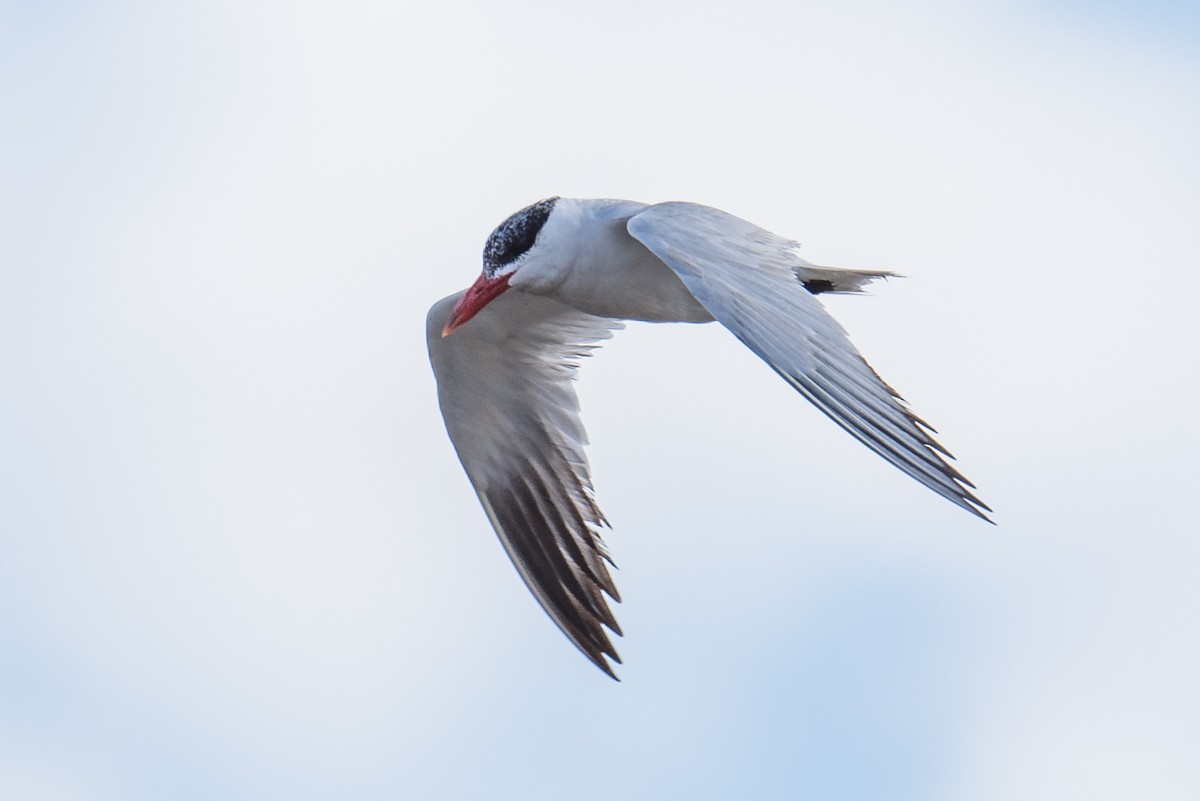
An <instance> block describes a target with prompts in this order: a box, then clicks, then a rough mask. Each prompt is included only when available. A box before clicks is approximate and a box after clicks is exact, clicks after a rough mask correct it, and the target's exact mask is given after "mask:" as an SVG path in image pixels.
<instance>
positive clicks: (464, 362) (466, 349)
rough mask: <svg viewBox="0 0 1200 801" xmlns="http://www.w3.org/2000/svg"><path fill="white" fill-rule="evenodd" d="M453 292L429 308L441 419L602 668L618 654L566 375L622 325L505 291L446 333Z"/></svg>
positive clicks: (498, 516) (550, 607) (573, 635)
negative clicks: (460, 325)
mask: <svg viewBox="0 0 1200 801" xmlns="http://www.w3.org/2000/svg"><path fill="white" fill-rule="evenodd" d="M461 295H462V293H459V294H457V295H452V296H450V297H448V298H444V299H443V300H441V301H439V302H438V303H436V304H435V305H434V306H433V308H432V309H430V311H429V317H428V319H427V330H426V338H427V341H428V344H429V358H430V361H431V363H432V364H433V372H434V375H435V376H436V378H437V384H438V401H439V403H440V405H441V408H442V416H443V418H444V419H445V422H446V430H447V432H449V434H450V439H451V441H452V442H453V443H454V447H455V449H456V450H457V451H458V457H459V459H460V460H461V461H462V464H463V467H464V468H465V469H466V472H467V476H468V478H470V480H471V484H472V485H473V486H474V487H475V491H476V493H478V495H479V500H480V502H481V503H482V504H483V508H484V511H485V512H486V513H487V516H488V519H489V520H491V522H492V526H493V527H494V528H495V529H496V533H497V534H498V535H499V537H500V542H501V543H503V545H504V549H505V550H506V551H507V552H508V555H509V557H510V558H511V559H512V561H513V564H514V565H516V568H517V572H518V573H520V575H521V578H522V579H524V581H525V584H526V585H527V586H528V587H529V589H530V590H531V591H532V592H533V594H534V596H535V597H536V598H537V599H538V602H539V603H541V605H542V608H543V609H545V610H546V612H547V613H548V614H549V615H550V617H551V619H553V620H554V622H555V623H556V624H558V627H559V628H560V629H562V631H563V632H564V633H565V634H566V635H567V637H569V638H570V640H571V642H573V643H575V645H576V646H577V647H578V648H579V650H581V651H583V653H584V654H586V655H587V657H588V658H589V659H591V660H592V661H593V662H594V663H595V664H596V665H597V666H598V667H599V668H600V669H601V670H603V671H604V672H605V673H607V674H608V675H610V676H612V677H613V678H616V674H614V673H613V670H612V666H611V665H610V664H609V663H608V661H607V659H606V657H607V658H608V659H612V660H613V661H615V662H618V663H619V662H620V661H621V660H620V657H618V656H617V652H616V649H615V648H613V644H612V642H611V640H610V639H609V637H608V633H607V632H606V631H605V629H606V628H607V629H609V630H611V631H613V632H615V633H616V634H618V635H619V634H620V633H621V630H620V627H619V626H618V625H617V621H616V619H615V618H614V617H613V614H612V611H611V610H610V609H609V606H608V603H607V600H606V598H605V596H606V595H607V596H608V597H610V598H612V599H613V600H615V601H620V596H619V595H618V593H617V588H616V585H615V584H614V583H613V580H612V576H611V575H609V571H608V566H609V564H611V562H610V560H609V558H608V554H607V553H606V552H605V549H604V544H603V542H602V541H601V539H600V535H599V529H600V527H601V526H605V525H607V522H606V521H605V519H604V515H603V514H601V512H600V509H599V508H598V507H597V506H596V502H595V500H594V498H593V493H592V483H591V477H590V475H589V471H588V463H587V458H586V456H585V455H584V446H585V445H586V444H587V434H586V433H585V431H584V428H583V423H582V422H581V420H580V418H579V401H578V399H577V397H576V395H575V389H574V387H573V386H572V383H571V380H572V377H573V374H574V371H575V369H576V367H577V366H578V362H579V358H580V357H582V356H584V355H586V354H587V353H588V351H590V350H591V349H592V348H594V347H596V346H597V343H598V342H600V341H602V340H605V339H607V338H609V337H610V336H612V331H613V330H614V329H617V328H620V327H621V324H620V323H619V322H617V321H615V320H608V319H605V318H600V317H593V316H591V315H588V314H583V313H581V312H578V311H575V310H574V309H571V308H570V307H568V306H565V305H563V304H561V303H559V302H557V301H555V300H551V299H549V298H543V297H537V296H533V295H527V294H524V293H522V292H519V291H516V290H510V291H508V292H506V293H504V294H503V295H501V296H500V297H499V298H497V299H496V300H494V301H492V302H491V303H490V304H488V306H487V307H485V308H484V309H483V311H481V312H480V313H479V314H478V315H477V316H476V317H475V318H474V319H472V320H471V321H470V322H469V323H466V324H465V325H463V326H462V327H461V328H458V329H456V330H455V331H454V333H452V334H450V335H449V336H446V337H443V336H442V328H443V327H444V325H445V323H446V320H447V318H448V317H449V316H450V312H451V310H452V309H453V308H454V304H455V303H456V302H457V301H458V299H459V298H460V297H461Z"/></svg>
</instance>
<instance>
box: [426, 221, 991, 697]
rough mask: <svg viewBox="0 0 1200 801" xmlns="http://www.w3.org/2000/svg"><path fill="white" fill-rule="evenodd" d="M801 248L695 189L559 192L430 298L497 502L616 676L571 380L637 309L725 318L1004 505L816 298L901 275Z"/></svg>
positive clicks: (889, 448) (565, 627) (892, 449)
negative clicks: (608, 196)
mask: <svg viewBox="0 0 1200 801" xmlns="http://www.w3.org/2000/svg"><path fill="white" fill-rule="evenodd" d="M797 247H798V245H797V243H795V242H793V241H791V240H788V239H785V238H783V237H780V236H777V235H775V234H773V233H770V232H769V231H765V230H763V229H762V228H759V227H758V226H756V225H753V224H751V223H748V222H746V221H745V220H741V219H739V218H737V217H734V216H733V215H731V214H727V213H725V212H723V211H719V210H717V209H713V208H709V207H707V206H699V205H696V204H693V203H659V204H655V205H646V204H644V203H635V202H631V201H626V200H572V199H567V198H557V197H554V198H549V199H546V200H542V201H539V202H538V203H534V204H533V205H532V206H529V207H527V208H524V209H522V210H520V211H518V212H517V213H516V214H513V215H512V216H511V217H509V218H508V219H507V220H505V221H504V222H503V223H501V224H500V226H499V227H498V228H496V230H495V231H493V232H492V234H491V236H490V237H488V240H487V244H486V246H485V247H484V250H483V273H482V274H481V275H480V276H479V279H478V280H477V281H476V282H475V283H474V285H472V286H471V288H470V289H467V290H466V291H465V292H459V293H457V294H454V295H451V296H450V297H447V298H443V299H442V300H440V301H438V302H437V303H436V304H434V306H433V308H432V309H430V311H429V316H428V319H427V325H426V338H427V340H428V344H429V356H430V361H431V362H432V364H433V372H434V374H435V376H436V378H437V385H438V401H439V403H440V405H441V409H442V416H443V417H444V418H445V422H446V430H447V431H448V432H449V434H450V439H451V441H452V442H453V443H454V447H455V449H456V450H457V451H458V457H459V459H460V460H461V461H462V464H463V467H464V468H465V469H466V472H467V476H468V477H469V478H470V480H471V484H472V485H473V486H474V488H475V491H476V493H477V494H478V495H479V500H480V502H481V503H482V504H483V509H484V511H485V512H486V513H487V516H488V518H489V519H490V520H491V523H492V526H493V527H494V528H495V529H496V533H497V534H498V535H499V537H500V541H501V542H502V543H503V544H504V548H505V550H506V551H507V552H508V555H509V557H510V558H511V559H512V561H513V564H515V565H516V568H517V571H518V572H519V573H520V574H521V578H522V579H524V581H525V584H526V585H527V586H528V587H529V589H530V590H531V591H532V592H533V594H534V596H536V597H537V599H538V601H539V602H540V603H541V605H542V607H543V608H544V609H545V610H546V612H547V613H548V614H549V615H550V617H551V618H552V619H553V620H554V622H555V623H557V624H558V627H559V628H560V629H562V631H563V632H564V633H565V634H566V635H567V637H568V638H570V640H571V642H573V643H574V644H575V645H576V646H577V647H578V648H579V650H581V651H582V652H583V653H584V654H586V655H587V657H588V658H589V659H591V660H592V662H594V663H595V664H596V665H597V666H598V667H599V668H600V669H601V670H603V671H604V672H606V673H607V674H608V675H610V676H612V677H613V678H616V674H615V673H614V672H613V668H612V666H611V665H610V664H609V663H608V661H607V660H606V659H605V656H608V657H610V658H611V659H612V660H614V661H616V662H618V663H619V662H620V661H621V660H620V657H618V656H617V652H616V649H614V648H613V645H612V642H611V641H610V640H609V637H608V634H607V633H606V632H605V627H607V628H608V629H610V630H612V631H613V632H615V633H616V634H618V635H620V634H621V629H620V627H619V626H618V625H617V621H616V619H615V618H614V617H613V614H612V610H611V609H610V608H609V606H608V603H607V602H606V600H605V598H604V595H605V594H607V595H608V596H609V597H610V598H612V599H613V600H615V601H620V596H619V595H618V593H617V588H616V585H615V584H614V583H613V580H612V577H611V576H610V575H609V572H608V568H607V565H606V563H608V564H611V560H610V559H609V557H608V554H607V551H606V550H605V547H604V544H603V542H602V541H601V539H600V535H599V528H600V527H601V526H606V525H607V524H608V523H607V521H606V520H605V519H604V515H603V514H601V512H600V509H599V507H597V505H596V501H595V499H594V497H593V492H592V482H591V476H590V473H589V470H588V462H587V458H586V457H585V455H584V450H583V448H584V445H585V444H586V443H587V436H586V434H585V433H584V428H583V423H582V422H581V421H580V418H579V402H578V400H577V398H576V395H575V390H574V388H573V387H572V385H571V379H572V376H573V374H574V371H575V369H576V367H577V366H578V362H579V358H580V357H581V356H584V355H586V354H587V352H588V351H589V350H591V349H593V348H595V347H597V346H598V343H599V342H600V341H602V340H604V339H608V338H609V337H610V336H612V332H613V331H614V330H615V329H618V328H621V327H622V323H621V321H622V320H647V321H651V322H689V323H704V322H711V321H713V320H717V321H719V322H720V323H721V324H722V325H724V326H725V327H726V328H728V329H729V330H730V331H732V332H733V334H734V336H736V337H737V338H738V339H740V340H741V341H742V342H743V343H744V344H745V345H746V346H747V347H748V348H750V350H752V351H754V352H755V353H756V354H758V356H759V357H760V358H762V360H763V361H765V362H766V363H767V364H768V365H770V366H771V369H773V370H774V371H775V372H777V373H778V374H779V375H781V376H782V377H783V379H784V380H785V381H787V382H788V383H789V384H791V385H792V386H793V387H795V389H796V390H797V391H798V392H799V393H800V394H801V395H803V396H804V397H805V398H807V399H808V400H809V401H811V402H812V403H813V404H814V405H815V406H816V407H817V408H818V409H820V410H821V411H822V412H824V413H825V414H826V415H828V416H829V417H830V418H832V419H833V421H834V422H836V423H837V424H838V425H839V426H841V427H842V428H843V429H845V430H846V431H848V432H849V433H850V434H851V435H852V436H854V437H855V438H856V439H858V440H859V441H860V442H862V443H863V444H864V445H866V446H867V447H868V448H870V449H871V450H873V451H875V452H876V453H878V454H879V455H880V456H882V457H883V458H884V459H886V460H887V461H889V462H891V463H892V464H894V465H895V466H896V467H898V468H900V469H901V470H903V471H904V472H905V473H907V474H908V475H910V476H912V477H913V478H915V479H916V480H917V481H919V482H921V483H922V484H924V485H925V486H926V487H929V488H930V489H931V490H933V491H934V492H936V493H938V494H939V495H941V496H942V497H944V498H947V499H948V500H950V501H951V502H952V503H955V504H957V505H958V506H961V507H962V508H963V509H966V510H967V511H969V512H971V513H972V514H975V515H977V516H979V517H981V518H983V519H984V520H988V518H987V516H986V515H985V514H984V512H985V511H988V512H990V511H991V509H989V508H988V507H987V506H986V505H985V504H984V503H983V502H982V501H980V500H979V499H978V498H976V497H975V496H974V495H973V494H972V493H971V492H970V489H973V488H974V485H973V484H971V483H970V482H969V481H967V479H966V478H965V477H963V475H962V474H961V473H959V472H958V471H957V470H955V469H954V468H953V467H952V466H951V465H950V464H949V463H948V461H947V459H952V458H953V457H952V456H951V455H950V453H949V452H948V451H946V450H945V449H944V448H943V447H942V446H941V445H939V444H938V443H937V442H935V441H934V440H933V438H932V436H930V435H931V433H936V432H934V431H933V428H932V427H930V426H929V425H928V424H926V423H925V422H924V421H923V420H921V419H920V418H918V417H917V416H916V415H914V414H913V413H912V412H911V411H910V410H909V409H908V406H907V405H906V404H905V403H904V401H903V399H901V398H900V396H899V395H898V394H897V393H896V392H895V390H893V389H892V388H891V387H889V386H888V385H887V384H885V383H884V382H883V380H882V379H881V378H880V377H879V376H878V375H877V374H876V373H875V371H874V370H873V369H871V367H870V366H869V365H868V364H867V363H866V361H864V360H863V358H862V356H860V355H859V353H858V351H857V350H856V349H855V348H854V346H853V345H852V344H850V340H849V338H848V337H847V335H846V332H845V330H844V329H843V328H842V327H841V326H840V325H839V324H838V323H837V321H836V320H834V319H833V317H832V316H830V314H829V313H828V312H827V311H826V310H825V308H824V306H822V305H821V303H820V301H818V299H817V297H816V296H817V295H818V294H820V293H823V292H841V293H852V292H861V291H862V288H863V286H864V285H866V284H867V283H868V282H870V281H872V280H874V279H877V278H883V277H887V276H890V275H892V273H888V272H868V271H857V270H841V269H833V268H828V267H819V266H817V265H815V264H810V263H809V262H807V261H805V260H804V259H801V258H800V257H799V256H798V255H797V253H796V249H797ZM969 488H970V489H969ZM989 522H990V521H989Z"/></svg>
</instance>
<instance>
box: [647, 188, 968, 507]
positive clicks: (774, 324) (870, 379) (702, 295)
mask: <svg viewBox="0 0 1200 801" xmlns="http://www.w3.org/2000/svg"><path fill="white" fill-rule="evenodd" d="M627 228H628V230H629V233H630V234H631V235H633V237H634V238H635V239H637V240H638V241H639V242H641V243H642V244H643V245H645V246H646V247H647V248H649V250H650V251H651V252H652V253H653V254H654V255H655V256H657V257H658V258H659V259H661V260H662V261H663V263H664V264H666V265H667V266H668V267H670V268H671V269H672V270H674V271H675V273H676V274H677V275H678V276H679V278H680V279H681V280H682V281H683V283H684V285H685V286H687V288H688V290H689V291H690V292H691V293H692V294H693V295H695V297H696V300H698V301H700V303H701V304H702V305H703V306H704V308H705V309H707V310H708V312H709V313H710V314H712V316H713V317H715V318H716V319H717V320H718V321H720V322H721V324H722V325H724V326H725V327H726V328H728V329H729V330H730V331H732V332H733V333H734V335H735V336H737V338H738V339H740V340H741V341H742V342H744V343H745V344H746V345H747V347H749V348H750V349H751V350H752V351H754V352H755V353H757V354H758V355H759V357H761V358H762V359H763V361H765V362H766V363H767V364H769V365H770V366H771V367H772V369H774V370H775V372H777V373H779V375H781V376H783V378H784V380H785V381H787V382H788V383H789V384H791V385H792V386H793V387H795V388H796V389H797V390H798V391H799V392H800V394H802V395H803V396H804V397H806V398H808V399H809V400H810V401H812V403H813V404H814V405H816V407H817V408H818V409H820V410H821V411H822V412H824V413H825V414H827V415H828V416H829V417H830V418H832V419H833V421H834V422H836V423H837V424H838V425H839V426H841V427H842V428H843V429H845V430H846V431H848V432H849V433H850V434H851V435H853V436H854V437H855V438H856V439H858V440H859V441H860V442H862V443H863V444H864V445H866V446H867V447H868V448H870V449H871V450H873V451H875V453H877V454H879V455H880V456H882V457H883V458H884V459H886V460H887V461H889V462H891V463H892V464H894V465H895V466H896V467H898V468H900V469H901V470H903V471H904V472H905V473H907V474H908V475H910V476H912V477H913V478H914V479H916V480H917V481H919V482H921V483H922V484H924V485H925V486H926V487H929V488H930V489H931V490H933V491H934V492H936V493H937V494H939V495H941V496H942V497H944V498H946V499H948V500H950V501H951V502H953V503H955V504H957V505H958V506H961V507H962V508H963V509H966V510H967V511H969V512H971V513H972V514H975V515H978V516H979V517H982V518H983V519H984V520H987V519H988V518H987V516H986V515H985V514H984V512H990V511H991V510H990V509H989V508H988V507H987V506H986V505H985V504H984V503H983V502H982V501H980V500H979V499H978V498H977V497H975V495H974V494H972V492H971V491H970V490H971V489H973V488H974V485H973V484H971V482H969V481H967V479H966V478H964V477H963V475H962V474H961V473H959V472H958V471H957V470H956V469H954V467H953V466H951V465H950V463H949V462H948V461H947V458H953V457H951V456H950V454H949V453H948V452H947V451H946V449H945V448H943V447H942V446H941V445H939V444H938V443H937V442H936V441H935V440H934V439H933V437H932V436H931V435H932V434H933V433H936V432H934V430H933V428H932V427H930V426H929V425H928V424H927V423H925V421H923V420H921V418H919V417H917V416H916V415H915V414H913V413H912V411H911V410H910V409H909V408H908V406H907V404H905V403H904V400H903V399H902V398H901V397H900V395H899V394H898V393H897V392H896V391H895V390H894V389H892V388H891V387H889V386H888V385H887V384H886V383H884V382H883V380H882V379H881V378H880V377H879V376H878V375H877V374H876V373H875V371H874V370H873V369H871V367H870V365H868V364H867V363H866V361H865V360H864V359H863V357H862V356H860V355H859V353H858V350H857V349H856V348H855V347H854V345H853V344H851V342H850V338H849V337H848V336H847V335H846V332H845V330H844V329H843V328H842V327H841V325H839V324H838V322H837V321H836V320H834V319H833V317H832V316H831V315H830V314H829V312H827V311H826V310H825V307H824V306H822V305H821V303H820V301H818V300H817V298H816V297H815V296H814V293H813V291H812V290H811V289H808V288H805V286H804V284H803V280H804V278H805V269H804V268H805V267H806V266H807V264H806V262H803V261H802V260H800V259H799V258H798V257H797V256H796V254H795V252H794V251H795V247H796V244H795V243H794V242H792V241H790V240H787V239H784V238H783V237H780V236H777V235H775V234H773V233H771V232H770V231H765V230H763V229H762V228H759V227H758V226H756V225H753V224H751V223H748V222H746V221H745V220H742V219H739V218H737V217H734V216H733V215H732V214H726V213H725V212H723V211H718V210H717V209H713V208H709V207H707V206H698V205H696V204H694V203H660V204H658V205H656V206H650V207H648V208H646V209H644V210H642V211H640V212H638V213H637V214H635V215H633V217H631V218H630V220H629V222H628V223H627ZM826 272H828V271H826ZM884 275H886V273H874V274H870V273H864V274H863V276H864V278H870V277H882V276H884Z"/></svg>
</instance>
